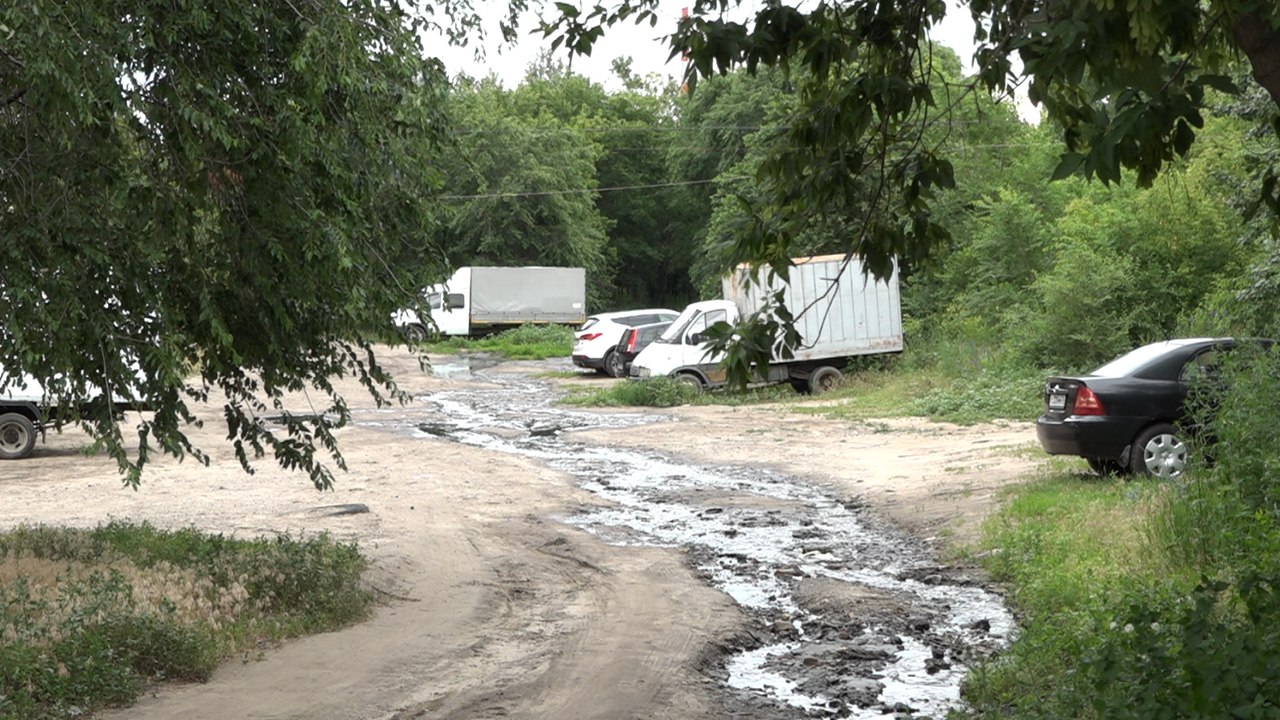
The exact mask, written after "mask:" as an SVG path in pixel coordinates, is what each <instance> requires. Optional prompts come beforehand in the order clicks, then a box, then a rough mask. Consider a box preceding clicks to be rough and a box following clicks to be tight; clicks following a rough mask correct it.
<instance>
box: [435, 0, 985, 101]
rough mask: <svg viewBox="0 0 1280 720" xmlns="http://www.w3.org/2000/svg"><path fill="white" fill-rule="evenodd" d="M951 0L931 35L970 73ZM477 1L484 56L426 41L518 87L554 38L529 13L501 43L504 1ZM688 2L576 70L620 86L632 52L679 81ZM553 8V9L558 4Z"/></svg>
mask: <svg viewBox="0 0 1280 720" xmlns="http://www.w3.org/2000/svg"><path fill="white" fill-rule="evenodd" d="M591 4H594V2H592V3H591ZM948 4H949V5H950V6H951V9H950V10H949V12H948V13H947V17H946V18H945V19H944V21H943V23H942V24H941V26H940V27H937V28H934V33H933V37H934V39H935V40H937V41H939V42H941V43H942V44H943V45H947V46H948V47H951V48H952V49H953V50H955V51H956V52H957V53H958V54H959V55H960V62H961V63H962V64H963V66H964V68H965V71H966V72H968V71H969V70H970V68H971V61H970V58H971V56H972V55H973V23H972V21H970V19H969V13H968V10H967V9H965V8H956V7H955V4H954V2H949V3H948ZM477 5H479V6H482V7H481V8H480V12H481V13H482V14H484V15H486V16H488V20H489V22H488V23H487V24H486V31H487V32H488V34H489V38H488V40H487V42H486V43H485V48H486V58H485V59H484V60H483V61H480V62H477V61H476V60H475V59H474V57H473V55H474V48H471V47H467V48H456V47H450V46H448V45H446V44H445V43H444V42H442V41H441V42H430V43H428V47H427V49H428V52H430V53H432V54H435V55H436V56H437V57H439V58H440V59H441V60H442V61H443V62H444V64H445V67H446V68H448V70H449V74H450V75H456V74H458V73H461V72H465V73H467V74H468V75H471V76H485V75H488V74H489V73H490V72H492V73H494V74H495V75H497V76H498V78H499V79H500V80H501V81H502V83H503V85H504V86H506V87H508V88H514V87H515V86H517V85H519V84H520V81H521V80H522V79H523V78H524V75H525V70H526V69H527V68H528V67H529V64H530V63H531V62H533V60H534V59H535V58H536V57H537V55H538V52H539V51H540V50H541V49H542V48H544V47H550V40H549V39H543V38H542V36H541V34H535V35H532V36H531V35H528V31H529V30H530V29H532V28H534V27H536V25H537V22H536V17H535V16H534V15H533V14H532V13H531V14H529V15H527V17H526V19H525V21H524V22H522V23H521V38H520V40H519V42H518V43H517V45H516V46H515V47H514V48H512V47H507V48H500V47H499V45H500V40H501V36H500V35H499V33H498V30H497V22H498V19H499V18H500V17H501V15H502V12H503V10H504V9H505V6H506V3H504V2H492V1H485V0H480V1H479V2H477ZM548 5H550V3H548ZM690 5H691V2H690V1H689V0H660V2H659V3H658V7H659V11H658V16H659V21H658V24H657V25H655V26H654V27H649V25H648V24H647V23H646V24H644V25H639V26H637V25H633V24H630V23H626V24H619V25H615V26H614V27H612V28H609V29H608V30H606V32H605V35H604V37H603V39H601V40H599V41H597V42H596V45H595V49H594V50H593V51H592V54H591V56H590V57H586V58H583V57H577V58H574V59H573V70H574V72H576V73H578V74H581V75H585V76H586V77H588V78H590V79H591V80H594V81H596V82H598V83H601V84H603V85H604V86H605V87H607V88H609V89H615V90H616V89H618V83H617V82H616V81H615V80H614V78H613V72H612V66H613V60H614V58H618V57H627V56H630V57H631V58H632V70H633V71H634V72H635V73H636V74H638V75H640V76H642V77H643V76H645V75H648V74H650V73H657V74H659V75H665V76H669V77H671V78H674V79H677V80H678V79H679V78H680V77H681V76H682V75H683V74H684V68H683V63H682V62H681V61H680V59H679V58H677V59H675V60H672V61H671V62H670V63H667V62H666V60H667V55H668V54H669V53H670V50H669V48H668V46H667V45H666V44H665V43H663V42H662V38H663V37H664V36H666V35H670V34H671V33H673V32H674V31H675V28H676V23H677V22H678V21H679V19H680V10H681V8H683V7H689V6H690ZM742 8H743V10H742V11H741V12H742V14H743V15H745V14H747V13H750V14H754V13H755V10H756V3H755V2H753V0H745V2H743V4H742ZM549 12H553V13H554V12H555V9H554V5H552V6H551V10H550V11H549ZM556 57H557V58H558V59H560V60H562V61H567V60H568V57H569V55H568V53H567V52H566V51H565V50H563V49H560V50H557V52H556Z"/></svg>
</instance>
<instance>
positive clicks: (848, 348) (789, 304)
mask: <svg viewBox="0 0 1280 720" xmlns="http://www.w3.org/2000/svg"><path fill="white" fill-rule="evenodd" d="M792 262H793V263H794V265H795V267H793V268H791V272H790V281H789V282H785V283H784V282H783V281H782V280H781V279H780V278H773V279H772V281H769V280H767V279H766V275H765V273H762V274H761V278H760V281H759V282H752V281H751V280H750V273H749V272H748V270H747V268H746V266H740V267H738V268H737V269H735V270H734V271H733V273H731V274H730V275H729V276H728V277H726V278H725V279H724V282H723V290H724V299H723V300H705V301H702V302H696V303H693V304H692V305H690V306H688V307H687V308H685V309H684V312H682V313H680V317H678V318H676V321H675V322H673V323H672V324H671V327H669V328H667V331H666V332H664V333H663V334H662V337H661V338H659V339H658V340H657V341H655V342H653V343H652V344H650V345H649V346H648V347H646V348H645V349H644V350H643V351H641V353H640V354H639V355H638V356H636V359H635V360H634V361H632V364H631V375H632V376H633V377H639V378H647V377H662V376H666V377H672V378H675V379H677V380H680V381H682V382H686V383H689V384H690V385H694V386H696V387H698V388H701V389H706V388H714V387H718V386H720V385H723V384H724V382H725V371H724V368H723V366H722V365H721V362H720V361H721V360H722V357H721V356H719V355H716V354H713V353H712V352H711V350H710V344H709V343H708V342H706V341H705V340H704V338H703V337H702V332H703V331H705V330H706V329H707V328H708V327H710V326H712V325H714V324H716V323H717V322H720V321H724V322H727V323H729V324H730V325H733V324H735V323H736V322H737V321H738V320H739V318H742V317H746V316H748V315H750V314H752V313H754V312H756V311H758V310H760V309H762V308H763V307H764V306H765V304H766V300H767V299H768V297H769V296H770V295H772V294H773V293H774V292H776V291H778V290H783V291H784V300H783V304H784V305H785V306H786V308H787V309H788V310H789V311H790V312H791V313H792V315H794V316H795V325H796V330H797V331H798V332H799V333H800V338H801V344H800V345H799V346H797V347H793V348H791V354H792V356H791V357H790V358H782V357H779V356H777V355H776V354H775V357H774V359H773V361H772V362H771V363H770V364H769V366H768V367H767V368H757V376H758V377H757V379H758V380H759V381H761V382H774V383H776V382H790V383H791V384H792V386H794V387H795V388H796V389H797V390H803V391H808V392H814V393H820V392H823V391H824V390H827V389H828V388H830V387H831V386H832V385H833V384H834V383H835V382H837V381H838V380H840V378H841V372H840V369H841V368H843V367H845V366H846V365H847V364H848V363H849V360H850V359H851V358H854V357H857V356H860V355H872V354H878V353H895V352H901V351H902V303H901V298H900V296H899V294H898V275H897V273H896V272H895V273H894V274H893V275H891V276H890V277H889V278H887V279H886V280H883V281H876V280H875V279H874V278H872V277H870V276H864V275H863V272H862V263H861V262H860V261H859V260H858V259H857V258H846V257H845V256H844V255H822V256H817V257H806V258H796V259H794V260H792Z"/></svg>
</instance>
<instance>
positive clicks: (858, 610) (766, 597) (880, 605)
mask: <svg viewBox="0 0 1280 720" xmlns="http://www.w3.org/2000/svg"><path fill="white" fill-rule="evenodd" d="M469 372H471V374H472V377H473V378H474V379H479V380H483V381H485V382H486V383H491V384H492V385H493V386H492V387H487V388H467V389H457V390H449V391H445V392H439V393H435V394H432V395H429V396H420V397H418V398H416V402H418V403H422V404H427V405H429V406H434V408H435V412H433V413H432V416H433V417H434V418H436V419H435V420H433V421H431V422H429V423H425V424H421V425H418V426H416V427H415V428H413V429H412V432H414V433H416V434H419V435H420V436H422V437H424V438H433V439H440V438H448V439H451V440H453V441H456V442H461V443H466V444H470V445H476V446H480V447H485V448H489V449H492V450H498V451H502V452H509V453H516V454H520V455H523V456H527V457H532V458H536V459H539V460H542V461H544V462H546V463H547V464H548V465H550V466H552V467H554V468H556V469H559V470H562V471H565V472H568V473H570V474H572V475H573V476H575V477H577V478H578V479H579V482H580V484H581V486H582V487H583V488H585V489H587V490H589V491H591V492H593V493H595V494H597V495H599V496H600V497H602V498H605V499H607V500H609V501H611V503H612V504H611V505H610V506H608V507H604V508H601V509H597V510H592V511H589V512H586V513H584V514H580V515H575V516H572V517H568V518H564V521H565V522H568V523H571V524H574V525H577V526H580V527H583V528H585V529H587V530H589V531H591V532H593V533H595V534H597V535H598V536H600V537H601V538H603V539H604V540H605V541H607V542H610V543H614V544H619V545H652V546H665V547H680V548H683V549H684V550H685V552H686V553H687V555H688V556H689V557H690V558H691V561H692V562H693V564H694V567H695V568H696V571H697V572H698V573H699V574H700V575H701V576H702V577H703V578H705V579H706V581H707V582H709V583H710V584H711V585H713V586H714V587H716V588H719V589H720V590H722V591H723V592H725V593H727V594H728V595H729V596H730V597H732V598H733V599H734V601H735V602H737V603H738V604H739V605H741V606H742V607H743V608H744V609H746V611H747V612H749V613H750V614H752V615H754V616H755V617H757V618H758V619H759V620H760V626H759V631H752V632H751V637H750V638H749V639H746V640H744V641H743V642H742V643H741V645H742V647H741V650H740V652H738V653H736V654H735V655H733V656H732V657H730V659H729V661H728V663H727V666H726V668H725V670H726V673H727V675H728V679H727V684H728V686H729V687H731V688H734V689H736V690H739V691H743V692H746V693H751V694H754V695H757V696H759V697H762V698H766V699H768V701H770V702H773V703H777V704H778V705H780V706H782V707H785V708H790V709H791V711H792V714H794V715H795V716H797V717H812V716H817V717H857V718H878V717H893V716H901V715H908V714H909V715H914V716H916V717H921V716H930V717H935V718H941V717H943V716H945V715H946V714H947V712H948V711H949V710H950V709H953V708H957V707H960V706H961V700H960V694H959V689H960V682H961V681H962V679H963V677H964V675H965V673H966V672H967V669H968V668H969V667H970V666H971V665H972V664H973V662H974V661H975V660H977V659H980V658H984V657H988V656H990V654H992V653H994V652H996V651H998V650H999V649H1001V648H1003V647H1004V646H1005V645H1007V643H1008V641H1009V640H1010V639H1011V638H1012V635H1013V634H1014V632H1015V627H1014V623H1013V620H1012V617H1011V616H1010V614H1009V612H1008V611H1007V610H1006V609H1005V607H1004V605H1003V603H1002V602H1001V600H1000V599H999V598H998V597H997V596H995V595H992V594H991V593H989V592H987V591H986V590H984V589H983V588H981V587H979V586H977V585H976V584H973V583H972V582H971V581H970V580H968V579H967V578H964V577H963V576H958V575H957V574H956V573H955V572H953V571H950V570H948V569H946V568H942V567H939V566H938V565H937V563H936V561H933V560H932V559H930V557H929V555H928V553H927V552H926V551H925V550H924V549H922V548H921V547H920V546H918V545H917V544H916V543H915V542H914V541H913V540H911V539H910V538H908V537H906V536H905V535H903V534H901V533H898V532H896V531H894V530H893V529H892V528H888V527H885V526H883V525H881V524H880V523H878V522H877V521H875V520H874V519H872V518H869V517H868V516H867V515H866V514H865V513H863V512H861V511H860V510H859V509H858V508H857V507H850V506H847V505H845V504H843V503H841V502H840V501H839V500H838V499H836V498H834V497H832V496H830V495H829V494H827V493H825V492H823V491H822V490H820V489H818V488H815V487H813V486H810V485H808V484H806V483H804V482H801V481H798V480H794V479H792V478H788V477H786V476H784V475H780V474H777V473H773V472H769V471H766V470H762V469H759V468H750V467H736V466H732V465H724V466H715V467H709V466H698V465H691V464H688V463H684V462H679V461H675V460H672V459H670V458H667V457H664V456H662V455H660V454H657V453H653V452H647V451H642V450H626V449H620V448H609V447H597V446H589V445H585V444H580V443H577V442H575V441H574V440H573V436H572V432H571V431H573V430H578V429H585V428H599V427H631V426H636V425H639V424H644V423H652V422H655V421H659V420H661V418H660V417H658V416H656V415H654V414H651V413H609V414H595V413H588V412H580V411H573V410H568V409H564V408H560V407H556V406H554V405H553V402H554V398H555V393H554V390H553V389H552V388H551V387H550V386H549V385H547V384H545V383H542V382H538V381H536V380H534V379H531V378H529V377H526V376H523V375H514V374H506V373H485V372H483V371H480V370H477V369H472V370H470V371H469ZM730 452H731V450H730ZM727 454H728V453H727Z"/></svg>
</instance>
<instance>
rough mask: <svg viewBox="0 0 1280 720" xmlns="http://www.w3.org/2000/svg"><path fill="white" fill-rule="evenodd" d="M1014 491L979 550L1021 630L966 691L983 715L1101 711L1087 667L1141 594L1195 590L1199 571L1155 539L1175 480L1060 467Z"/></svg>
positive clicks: (1083, 714) (1063, 714)
mask: <svg viewBox="0 0 1280 720" xmlns="http://www.w3.org/2000/svg"><path fill="white" fill-rule="evenodd" d="M1050 467H1051V468H1052V469H1051V470H1049V471H1045V472H1043V473H1042V474H1041V475H1039V476H1038V477H1036V478H1034V479H1032V480H1031V481H1029V482H1027V483H1026V484H1024V485H1021V486H1016V487H1014V488H1012V489H1011V490H1009V491H1008V492H1007V493H1006V496H1005V501H1004V503H1003V504H1002V507H1001V509H1000V511H999V512H998V513H997V514H996V515H995V516H993V517H992V518H990V519H989V520H988V521H987V523H986V525H985V526H984V537H983V540H982V541H981V543H980V545H979V546H978V547H977V548H974V550H975V551H976V553H975V554H976V555H977V556H980V557H983V558H984V564H985V565H986V567H987V569H988V570H989V571H990V572H991V574H992V576H993V578H994V579H996V580H997V581H999V582H1001V583H1002V584H1003V585H1004V586H1005V587H1006V588H1007V590H1008V596H1007V597H1008V601H1009V603H1010V605H1011V606H1012V608H1013V609H1014V610H1015V612H1016V613H1017V615H1018V617H1019V624H1020V626H1021V636H1020V637H1019V638H1018V640H1017V642H1016V643H1014V644H1013V646H1012V647H1011V648H1009V649H1008V650H1007V651H1006V652H1004V653H1003V655H1002V656H1001V657H1000V658H998V659H997V660H995V661H992V662H988V663H986V664H984V665H982V666H980V667H979V668H978V669H977V670H976V671H975V672H974V673H973V675H972V676H971V677H970V679H969V680H968V682H967V684H966V688H965V694H966V697H967V698H968V699H969V701H970V703H972V704H973V706H974V707H975V709H976V710H977V713H978V715H979V716H980V717H988V716H989V717H1018V718H1050V717H1091V716H1092V715H1091V712H1092V710H1091V709H1090V708H1089V697H1088V692H1086V691H1085V690H1083V689H1082V686H1081V683H1083V682H1085V678H1086V677H1090V676H1089V675H1088V673H1085V672H1082V668H1084V667H1086V666H1087V665H1088V662H1089V658H1091V657H1094V656H1095V655H1096V654H1097V652H1098V649H1099V639H1100V638H1103V637H1105V636H1107V634H1108V633H1111V632H1112V631H1113V630H1114V627H1113V624H1114V623H1115V621H1116V618H1118V617H1120V616H1121V614H1122V613H1123V612H1124V608H1125V606H1126V604H1127V603H1129V602H1130V600H1131V598H1133V597H1134V596H1135V595H1141V594H1142V593H1144V592H1147V591H1149V590H1151V589H1152V588H1157V587H1161V588H1165V589H1166V590H1169V589H1170V588H1172V590H1169V591H1171V592H1174V593H1175V594H1176V593H1178V592H1183V593H1185V592H1189V591H1190V590H1191V589H1192V588H1193V587H1194V585H1195V581H1196V578H1195V577H1194V575H1192V574H1190V573H1186V572H1182V571H1181V570H1180V569H1179V568H1175V567H1171V566H1170V565H1169V564H1168V563H1167V562H1166V561H1165V558H1164V556H1163V554H1162V553H1161V552H1159V551H1158V550H1156V549H1154V548H1153V546H1152V544H1151V543H1150V538H1151V527H1152V526H1153V524H1154V523H1157V522H1159V520H1160V518H1162V517H1164V515H1165V513H1166V512H1167V509H1168V508H1167V502H1166V498H1167V495H1168V490H1169V488H1168V486H1167V485H1166V484H1163V483H1159V482H1155V481H1135V480H1129V481H1125V480H1117V479H1105V480H1104V479H1101V478H1097V477H1095V476H1093V475H1091V474H1088V473H1087V472H1085V471H1084V470H1083V469H1079V470H1073V471H1068V470H1064V469H1063V467H1064V465H1063V464H1062V463H1055V464H1052V465H1051V466H1050Z"/></svg>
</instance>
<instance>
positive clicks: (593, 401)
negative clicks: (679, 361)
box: [569, 377, 702, 407]
mask: <svg viewBox="0 0 1280 720" xmlns="http://www.w3.org/2000/svg"><path fill="white" fill-rule="evenodd" d="M701 394H702V393H700V392H699V391H698V390H697V389H696V388H693V387H690V386H688V385H685V384H684V383H681V382H677V381H675V380H672V379H671V378H665V377H661V378H650V379H648V380H639V381H634V382H633V381H626V382H620V383H615V384H613V385H612V386H610V387H609V388H607V389H605V390H600V391H598V392H594V393H590V394H584V395H578V396H575V397H571V398H569V402H572V403H575V404H579V405H590V406H610V405H629V406H638V407H675V406H677V405H688V404H689V403H691V402H695V401H697V400H698V398H699V397H700V396H701Z"/></svg>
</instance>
